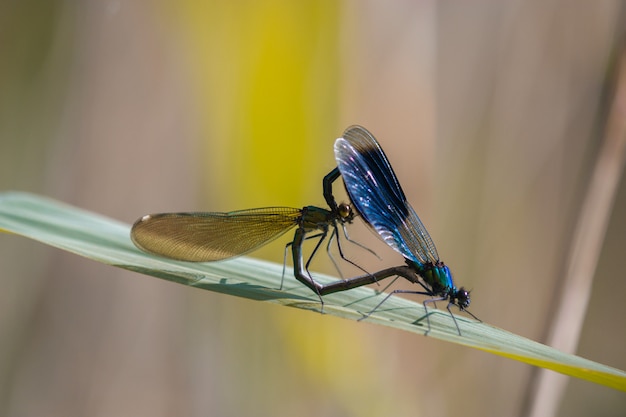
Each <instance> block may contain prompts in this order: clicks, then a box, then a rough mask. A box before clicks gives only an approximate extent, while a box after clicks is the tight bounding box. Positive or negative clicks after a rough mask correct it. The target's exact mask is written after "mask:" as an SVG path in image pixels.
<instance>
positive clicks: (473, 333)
mask: <svg viewBox="0 0 626 417" xmlns="http://www.w3.org/2000/svg"><path fill="white" fill-rule="evenodd" d="M0 231H3V232H7V233H14V234H17V235H21V236H25V237H28V238H31V239H34V240H37V241H40V242H42V243H45V244H48V245H51V246H55V247H57V248H61V249H64V250H67V251H69V252H73V253H75V254H77V255H81V256H84V257H87V258H90V259H93V260H96V261H99V262H103V263H106V264H109V265H113V266H117V267H120V268H125V269H128V270H132V271H136V272H140V273H143V274H147V275H152V276H155V277H158V278H162V279H166V280H169V281H174V282H177V283H180V284H185V285H189V286H193V287H197V288H202V289H206V290H210V291H216V292H220V293H224V294H230V295H235V296H238V297H245V298H249V299H254V300H261V301H268V302H272V303H277V304H282V305H285V306H289V307H297V308H302V309H307V310H314V311H319V309H320V303H319V299H318V297H317V295H316V294H315V293H313V292H312V291H311V290H309V289H308V288H306V287H305V286H303V285H301V284H300V283H299V282H297V281H295V280H294V279H289V278H291V277H288V278H287V279H286V280H285V288H284V289H283V290H282V291H279V290H278V288H279V286H280V281H281V276H282V265H277V264H274V263H270V262H264V261H260V260H255V259H251V258H245V257H241V258H237V259H234V260H230V261H224V262H215V263H204V264H196V263H187V262H176V261H170V260H166V259H162V258H158V257H155V256H152V255H148V254H145V253H143V252H141V251H139V250H138V249H137V248H135V246H134V245H133V243H132V242H131V240H130V226H129V225H128V224H124V223H121V222H118V221H115V220H112V219H109V218H106V217H103V216H100V215H98V214H95V213H91V212H88V211H85V210H81V209H78V208H76V207H72V206H69V205H65V204H63V203H59V202H57V201H54V200H50V199H47V198H43V197H39V196H36V195H33V194H27V193H19V192H6V193H0ZM316 278H317V279H319V280H320V282H326V281H333V280H336V278H332V277H329V276H324V275H317V274H316ZM381 297H383V295H381V294H380V293H378V292H376V291H375V290H373V289H370V288H356V289H353V290H350V291H344V292H340V293H335V294H330V295H327V296H325V297H324V301H325V306H324V313H325V314H330V315H334V316H338V317H343V318H347V319H352V320H357V319H359V318H361V317H363V313H366V312H369V311H371V310H372V309H373V308H374V306H376V305H377V304H378V302H379V301H380V300H381V299H382V298H381ZM455 317H456V319H457V320H458V322H459V326H460V327H461V330H462V332H463V336H459V335H458V334H457V331H456V328H455V326H454V323H453V322H452V320H451V319H450V317H449V315H448V313H447V311H440V310H434V311H432V312H431V315H430V321H431V324H432V330H431V332H430V333H429V335H428V336H429V337H433V338H436V339H441V340H446V341H449V342H453V343H458V344H461V345H465V346H469V347H473V348H476V349H480V350H484V351H487V352H491V353H494V354H496V355H500V356H504V357H508V358H511V359H515V360H518V361H521V362H525V363H529V364H531V365H535V366H540V367H543V368H547V369H551V370H554V371H556V372H560V373H563V374H565V375H570V376H573V377H576V378H581V379H585V380H588V381H591V382H595V383H597V384H602V385H605V386H608V387H611V388H615V389H618V390H622V391H626V373H625V372H623V371H621V370H618V369H615V368H611V367H609V366H606V365H602V364H599V363H596V362H593V361H590V360H587V359H583V358H581V357H578V356H574V355H569V354H565V353H562V352H559V351H558V350H556V349H553V348H551V347H549V346H545V345H542V344H540V343H537V342H533V341H532V340H529V339H526V338H524V337H521V336H517V335H515V334H512V333H509V332H507V331H505V330H502V329H499V328H496V327H493V326H490V325H488V324H485V323H477V322H475V321H474V320H471V319H469V318H467V317H464V316H455ZM416 318H417V320H416ZM424 319H425V317H424V308H423V306H422V304H421V303H417V302H414V301H410V300H406V299H403V298H399V297H391V298H390V299H389V300H388V301H387V302H386V303H385V304H384V305H383V306H382V307H381V308H380V309H379V310H377V312H376V313H375V314H373V315H372V316H371V317H369V318H368V319H367V320H366V321H368V322H373V323H377V324H381V325H385V326H390V327H395V328H397V329H401V330H405V331H409V332H413V333H417V334H424V332H425V330H426V323H425V320H424Z"/></svg>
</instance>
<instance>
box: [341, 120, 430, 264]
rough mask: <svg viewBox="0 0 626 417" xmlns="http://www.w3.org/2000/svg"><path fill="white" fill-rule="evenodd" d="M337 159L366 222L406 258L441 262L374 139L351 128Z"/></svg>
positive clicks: (347, 188) (421, 261)
mask: <svg viewBox="0 0 626 417" xmlns="http://www.w3.org/2000/svg"><path fill="white" fill-rule="evenodd" d="M335 159H336V160H337V167H338V168H339V172H341V176H342V177H343V181H344V183H345V185H346V190H347V191H348V194H349V196H350V199H351V200H352V204H354V206H355V207H356V209H357V210H358V211H359V213H360V214H361V216H363V219H364V220H365V222H366V223H368V224H369V225H370V226H371V227H372V228H373V229H374V230H375V231H376V232H377V233H378V234H379V235H380V237H381V238H382V239H383V240H384V241H385V242H386V243H387V244H388V245H389V246H391V247H392V248H393V249H395V250H396V251H397V252H399V253H400V254H402V255H403V256H404V257H405V258H408V259H410V260H412V261H414V262H417V263H419V264H421V265H423V264H425V263H428V262H431V263H433V264H435V263H437V262H438V261H439V254H438V253H437V249H436V248H435V245H434V243H433V241H432V239H431V238H430V235H429V234H428V232H427V231H426V228H425V227H424V225H423V224H422V222H421V220H420V219H419V217H418V216H417V214H416V213H415V210H413V208H412V207H411V205H410V204H409V203H408V202H407V201H406V197H405V195H404V192H403V191H402V188H401V187H400V184H399V183H398V179H397V178H396V175H395V174H394V172H393V169H392V168H391V165H390V164H389V161H387V157H386V156H385V153H384V152H383V150H382V149H381V148H380V145H379V144H378V142H377V141H376V139H374V136H372V134H371V133H370V132H368V131H367V130H366V129H365V128H363V127H361V126H351V127H349V128H348V129H346V131H345V132H344V133H343V137H342V138H339V139H337V140H336V141H335Z"/></svg>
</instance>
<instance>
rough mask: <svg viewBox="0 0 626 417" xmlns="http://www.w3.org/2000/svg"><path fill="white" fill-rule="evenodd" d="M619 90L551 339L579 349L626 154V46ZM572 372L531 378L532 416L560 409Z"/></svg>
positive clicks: (619, 71)
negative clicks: (568, 375)
mask: <svg viewBox="0 0 626 417" xmlns="http://www.w3.org/2000/svg"><path fill="white" fill-rule="evenodd" d="M615 86H616V88H615V94H614V96H613V102H612V105H611V108H610V110H609V114H608V118H607V125H606V130H605V137H604V143H603V144H602V145H601V148H600V152H599V154H598V158H597V159H596V163H595V166H594V168H593V172H592V176H591V180H590V182H589V187H588V189H587V193H586V195H585V197H584V200H583V205H582V208H581V211H580V216H579V219H578V223H577V224H576V229H575V231H574V235H573V239H572V243H571V247H570V250H569V256H568V261H567V264H566V275H565V280H564V282H563V285H561V288H562V291H559V292H558V296H559V299H558V300H557V301H558V303H557V304H558V307H557V309H556V311H555V314H554V316H553V317H554V319H553V321H552V323H551V325H550V328H549V329H548V335H547V338H546V340H545V343H546V344H547V345H549V346H552V347H555V348H557V349H559V350H561V351H563V352H567V353H574V352H575V350H576V347H577V345H578V341H579V338H580V333H581V330H582V326H583V323H584V318H585V315H586V312H587V305H588V303H589V298H590V296H591V287H592V284H593V277H594V273H595V270H596V267H597V264H598V258H599V256H600V252H601V250H602V246H603V242H604V237H605V234H606V230H607V226H608V223H609V219H610V217H611V211H612V207H613V203H614V199H615V195H616V192H617V190H618V187H619V182H620V178H621V176H622V172H623V168H624V160H625V158H626V50H624V49H622V52H621V57H620V62H619V63H618V67H617V76H616V77H615ZM567 381H568V377H566V376H564V375H561V374H557V373H555V372H551V371H547V370H539V371H537V373H535V374H534V378H531V381H530V384H529V387H530V388H529V392H528V395H527V401H526V404H525V405H526V407H525V409H526V410H527V412H523V413H522V415H527V416H530V417H539V416H552V415H555V414H556V412H557V410H558V407H559V404H560V403H561V398H562V397H563V394H564V392H565V388H566V386H567Z"/></svg>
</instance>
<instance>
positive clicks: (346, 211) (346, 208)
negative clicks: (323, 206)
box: [337, 203, 353, 219]
mask: <svg viewBox="0 0 626 417" xmlns="http://www.w3.org/2000/svg"><path fill="white" fill-rule="evenodd" d="M337 213H338V214H339V217H341V218H342V219H349V218H351V217H352V216H353V213H352V207H351V206H350V204H347V203H341V204H339V206H337Z"/></svg>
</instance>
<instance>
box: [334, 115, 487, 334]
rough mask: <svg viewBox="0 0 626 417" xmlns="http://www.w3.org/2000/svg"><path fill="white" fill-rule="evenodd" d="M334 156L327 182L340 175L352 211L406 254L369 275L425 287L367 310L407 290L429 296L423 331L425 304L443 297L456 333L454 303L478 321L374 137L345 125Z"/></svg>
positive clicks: (397, 249) (386, 241)
mask: <svg viewBox="0 0 626 417" xmlns="http://www.w3.org/2000/svg"><path fill="white" fill-rule="evenodd" d="M335 159H336V160H337V168H335V169H334V170H333V171H331V172H330V173H329V174H328V175H327V176H326V182H327V183H328V184H332V182H333V181H334V180H336V179H337V178H338V177H339V175H340V174H341V176H342V178H343V182H344V184H345V187H346V190H347V192H348V195H349V196H350V200H351V201H352V204H353V206H354V209H355V211H356V212H357V213H358V214H359V215H360V216H361V217H362V218H363V220H364V221H365V223H366V224H368V225H369V226H370V227H371V228H372V229H373V230H374V231H375V232H376V233H377V234H378V235H379V236H380V237H381V238H382V239H383V241H385V243H387V245H389V246H391V247H392V248H393V249H394V250H395V251H397V252H399V253H400V254H401V255H402V256H403V257H404V259H405V263H406V266H401V267H395V268H389V269H386V270H384V271H380V272H378V273H373V274H371V276H374V277H376V279H377V280H378V279H382V278H385V277H388V276H393V275H397V276H401V277H404V278H406V279H407V280H409V281H411V282H413V283H416V284H419V285H420V286H421V287H422V288H423V290H424V291H413V290H395V291H393V292H391V293H390V294H389V295H387V297H385V298H384V299H383V300H382V301H381V303H379V304H378V305H377V306H376V307H375V308H374V310H372V312H373V311H375V310H376V309H377V308H378V307H380V306H381V305H382V303H384V302H385V301H386V300H387V298H389V297H390V296H391V295H392V294H398V293H410V294H422V295H427V296H430V297H431V298H430V299H427V300H425V301H424V302H423V304H424V309H425V310H426V319H427V323H428V330H427V332H426V333H428V332H429V331H430V328H431V327H430V318H429V315H428V308H427V303H433V304H434V303H435V302H436V301H447V302H448V305H447V310H448V312H449V313H450V316H451V317H452V319H453V320H454V324H455V326H456V328H457V330H458V332H459V335H460V334H461V329H460V328H459V325H458V323H457V321H456V319H455V318H454V315H453V314H452V311H451V310H450V306H452V305H456V306H457V307H458V308H459V309H460V310H461V311H466V312H467V313H468V314H469V315H471V316H472V317H474V318H475V319H476V320H479V319H478V318H477V317H476V316H474V315H473V314H472V313H470V312H469V311H467V310H466V309H467V307H468V306H469V304H470V293H469V291H467V290H466V289H465V288H463V287H460V288H457V287H456V286H455V285H454V281H453V279H452V273H451V272H450V269H449V268H448V266H447V265H445V264H444V263H443V262H442V261H441V260H440V258H439V254H438V253H437V248H435V244H434V243H433V241H432V239H431V238H430V235H429V234H428V232H427V231H426V228H425V227H424V225H423V224H422V222H421V220H420V219H419V217H418V216H417V214H416V213H415V210H413V208H412V207H411V205H410V204H409V202H408V201H407V199H406V196H405V195H404V192H403V191H402V188H401V187H400V183H399V182H398V179H397V178H396V175H395V173H394V172H393V168H391V165H390V164H389V161H388V160H387V157H386V156H385V153H384V152H383V150H382V148H381V147H380V145H379V144H378V142H377V141H376V139H375V138H374V136H373V135H372V134H371V133H370V132H368V131H367V130H366V129H365V128H363V127H361V126H351V127H349V128H348V129H346V131H345V132H344V133H343V136H342V137H341V138H339V139H337V140H336V141H335ZM327 187H329V188H330V187H331V186H327ZM325 196H326V197H327V201H328V204H329V205H330V206H331V207H332V206H333V205H336V203H335V202H334V198H333V196H332V192H331V191H327V192H326V193H325ZM420 278H421V279H420ZM372 312H370V313H369V314H371V313H372ZM369 314H368V315H366V317H367V316H369Z"/></svg>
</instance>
